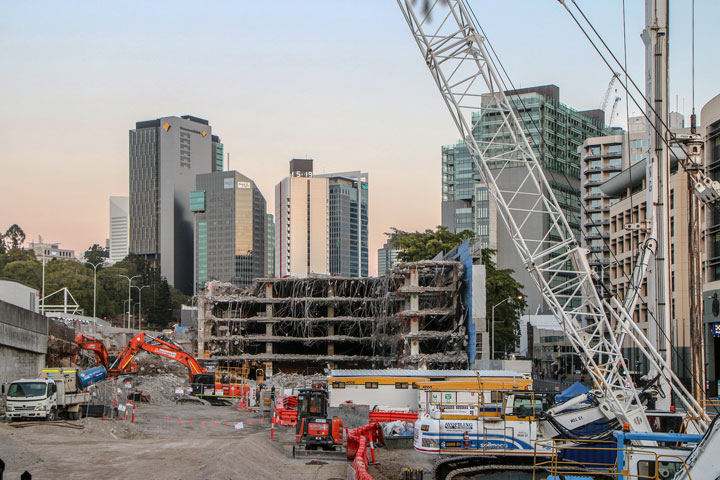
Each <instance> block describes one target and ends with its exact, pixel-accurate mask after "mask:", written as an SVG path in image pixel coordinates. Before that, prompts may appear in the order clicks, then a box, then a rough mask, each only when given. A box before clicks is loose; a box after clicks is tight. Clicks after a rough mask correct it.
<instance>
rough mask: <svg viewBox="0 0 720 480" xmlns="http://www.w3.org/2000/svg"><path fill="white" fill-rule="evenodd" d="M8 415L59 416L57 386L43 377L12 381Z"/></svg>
mask: <svg viewBox="0 0 720 480" xmlns="http://www.w3.org/2000/svg"><path fill="white" fill-rule="evenodd" d="M5 400H6V403H7V412H6V414H5V415H6V417H7V418H8V419H10V420H13V419H16V418H23V417H26V418H47V419H48V420H54V419H55V418H56V417H57V386H56V385H55V382H54V381H52V380H48V379H43V378H33V379H21V380H16V381H14V382H12V383H11V384H10V385H9V386H8V389H7V397H6V399H5Z"/></svg>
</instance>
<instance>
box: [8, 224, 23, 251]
mask: <svg viewBox="0 0 720 480" xmlns="http://www.w3.org/2000/svg"><path fill="white" fill-rule="evenodd" d="M5 241H6V242H7V246H8V248H20V247H22V244H23V243H25V232H23V229H22V228H20V227H19V226H18V224H17V223H13V224H12V225H10V228H8V229H7V231H6V232H5Z"/></svg>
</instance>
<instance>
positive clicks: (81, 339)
mask: <svg viewBox="0 0 720 480" xmlns="http://www.w3.org/2000/svg"><path fill="white" fill-rule="evenodd" d="M75 343H76V344H77V345H78V346H79V347H80V348H81V349H83V350H90V351H92V352H93V353H94V354H95V363H96V364H97V365H102V366H103V367H105V369H107V368H108V363H109V362H112V361H113V360H114V358H113V357H111V356H110V355H108V351H107V347H105V344H104V343H103V342H102V341H100V340H98V339H97V338H94V337H91V336H89V335H85V334H84V333H78V334H77V335H75ZM76 360H77V355H75V357H74V358H73V362H75V361H76ZM135 372H137V363H135V362H134V361H133V362H130V363H128V365H127V366H126V367H125V370H124V371H123V373H135Z"/></svg>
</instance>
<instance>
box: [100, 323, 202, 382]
mask: <svg viewBox="0 0 720 480" xmlns="http://www.w3.org/2000/svg"><path fill="white" fill-rule="evenodd" d="M141 351H146V352H149V353H153V354H155V355H160V356H162V357H166V358H170V359H172V360H176V361H178V362H180V363H182V364H183V365H185V366H186V367H187V369H188V375H189V376H190V383H193V380H194V379H195V377H196V376H197V375H199V374H202V373H207V370H206V369H205V368H203V367H201V366H200V364H199V363H198V361H197V360H196V359H195V357H193V356H192V355H190V354H188V353H186V352H185V351H183V349H182V348H181V347H180V346H179V345H177V344H176V343H174V342H172V341H168V340H162V339H160V338H158V337H153V336H151V335H148V334H146V333H138V334H137V335H135V337H133V339H132V340H130V342H129V343H128V344H127V345H126V346H125V348H124V349H123V351H122V352H120V355H118V357H117V359H116V360H115V362H113V364H112V365H111V366H110V368H108V373H109V374H111V375H113V374H114V375H117V374H118V373H120V372H122V371H123V370H124V369H125V367H127V365H128V364H129V363H130V362H131V361H132V359H133V358H134V357H135V355H137V354H138V353H140V352H141Z"/></svg>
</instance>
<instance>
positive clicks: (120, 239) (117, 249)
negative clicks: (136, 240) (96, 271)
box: [107, 197, 130, 263]
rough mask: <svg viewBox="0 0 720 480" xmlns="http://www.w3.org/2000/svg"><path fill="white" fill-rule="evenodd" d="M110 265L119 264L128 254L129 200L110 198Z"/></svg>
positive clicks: (125, 198)
mask: <svg viewBox="0 0 720 480" xmlns="http://www.w3.org/2000/svg"><path fill="white" fill-rule="evenodd" d="M107 243H108V249H109V251H110V258H109V261H110V263H117V262H121V261H122V260H124V259H125V257H127V256H128V253H129V252H130V250H129V247H130V198H129V197H110V238H109V239H108V242H107Z"/></svg>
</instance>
